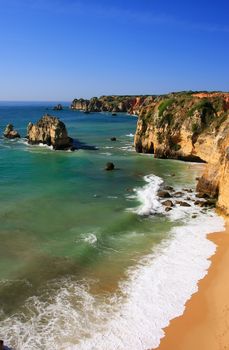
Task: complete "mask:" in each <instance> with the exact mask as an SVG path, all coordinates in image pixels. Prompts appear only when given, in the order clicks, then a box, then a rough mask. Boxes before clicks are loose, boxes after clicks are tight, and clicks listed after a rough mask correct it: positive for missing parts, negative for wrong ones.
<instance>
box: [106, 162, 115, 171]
mask: <svg viewBox="0 0 229 350" xmlns="http://www.w3.org/2000/svg"><path fill="white" fill-rule="evenodd" d="M114 168H115V166H114V163H111V162H108V163H107V164H106V168H105V170H107V171H111V170H114Z"/></svg>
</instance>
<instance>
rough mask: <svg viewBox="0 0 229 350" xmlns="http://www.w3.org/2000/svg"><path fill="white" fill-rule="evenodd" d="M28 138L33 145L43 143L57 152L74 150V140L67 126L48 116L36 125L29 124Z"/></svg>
mask: <svg viewBox="0 0 229 350" xmlns="http://www.w3.org/2000/svg"><path fill="white" fill-rule="evenodd" d="M27 137H28V142H29V143H30V144H32V145H34V144H39V143H43V144H46V145H48V146H53V149H55V150H68V149H72V150H73V140H72V139H71V138H70V137H69V136H68V133H67V129H66V127H65V124H64V123H63V122H62V121H60V120H59V119H58V118H56V117H52V116H50V115H48V114H47V115H45V116H43V117H42V118H41V119H40V120H39V121H38V122H37V123H36V124H32V123H29V124H28V127H27Z"/></svg>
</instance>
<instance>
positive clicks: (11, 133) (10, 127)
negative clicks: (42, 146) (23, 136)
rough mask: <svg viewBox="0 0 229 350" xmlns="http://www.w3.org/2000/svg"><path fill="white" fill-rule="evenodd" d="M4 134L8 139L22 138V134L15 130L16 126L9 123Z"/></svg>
mask: <svg viewBox="0 0 229 350" xmlns="http://www.w3.org/2000/svg"><path fill="white" fill-rule="evenodd" d="M3 135H4V136H5V137H6V138H7V139H16V138H20V134H19V133H18V132H17V131H16V130H14V126H13V125H12V124H8V125H7V126H6V128H5V131H4V133H3Z"/></svg>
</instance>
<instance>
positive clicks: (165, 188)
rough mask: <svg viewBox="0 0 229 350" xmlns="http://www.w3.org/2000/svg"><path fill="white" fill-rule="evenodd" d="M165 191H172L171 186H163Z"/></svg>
mask: <svg viewBox="0 0 229 350" xmlns="http://www.w3.org/2000/svg"><path fill="white" fill-rule="evenodd" d="M164 190H165V191H174V188H173V187H172V186H164Z"/></svg>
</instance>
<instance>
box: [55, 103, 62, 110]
mask: <svg viewBox="0 0 229 350" xmlns="http://www.w3.org/2000/svg"><path fill="white" fill-rule="evenodd" d="M53 110H54V111H62V110H63V106H62V105H61V104H60V103H59V104H58V105H57V106H55V107H54V108H53Z"/></svg>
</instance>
